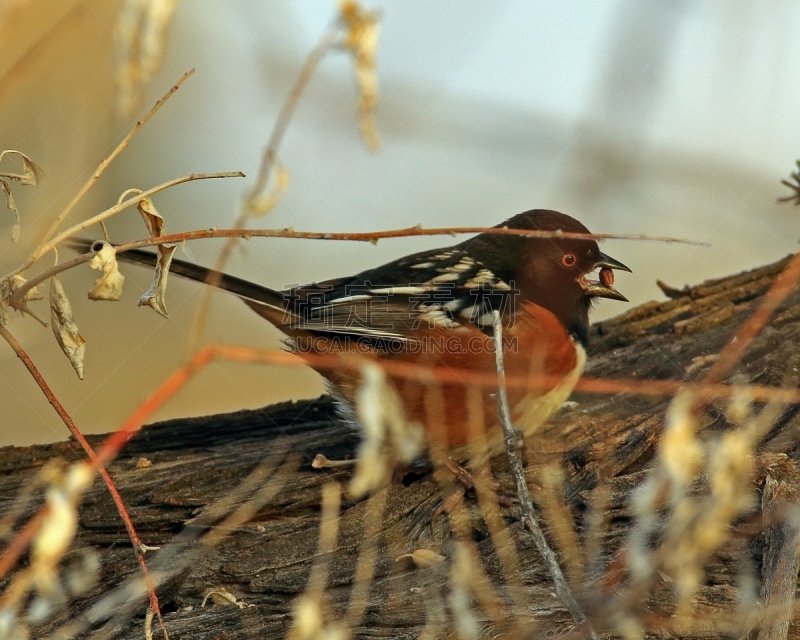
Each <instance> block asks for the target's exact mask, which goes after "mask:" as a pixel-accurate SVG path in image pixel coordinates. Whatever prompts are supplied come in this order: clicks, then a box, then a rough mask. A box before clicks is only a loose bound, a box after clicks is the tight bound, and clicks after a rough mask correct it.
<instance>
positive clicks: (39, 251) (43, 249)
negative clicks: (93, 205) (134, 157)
mask: <svg viewBox="0 0 800 640" xmlns="http://www.w3.org/2000/svg"><path fill="white" fill-rule="evenodd" d="M193 73H194V69H190V70H189V71H187V72H186V73H184V74H183V75H182V76H181V77H180V79H179V80H178V81H177V82H176V83H175V84H174V85H172V87H171V88H170V89H169V91H167V92H166V93H165V94H164V95H163V96H162V97H161V99H160V100H158V101H157V102H156V103H155V104H154V105H153V107H152V108H151V109H150V111H148V112H147V114H146V115H145V116H144V118H142V119H141V120H139V121H138V122H137V123H136V124H135V125H134V126H133V128H132V129H131V130H130V131H129V132H128V135H126V136H125V137H124V138H123V139H122V142H120V143H119V144H118V145H117V146H116V148H115V149H114V151H112V152H111V155H109V156H108V157H107V158H105V160H103V161H102V162H101V163H100V164H99V165H98V167H97V169H95V171H94V173H93V174H92V175H91V177H90V178H89V179H88V180H87V181H86V182H85V183H84V185H83V186H82V187H81V188H80V190H78V193H76V194H75V196H74V197H73V198H72V200H71V201H70V203H69V204H68V205H67V206H66V207H65V208H64V210H63V211H62V212H61V213H60V214H58V217H57V218H56V219H55V220H54V221H53V224H51V225H50V228H49V229H48V230H47V233H45V234H44V237H43V238H42V241H41V243H40V244H39V246H38V247H37V248H36V249H35V250H34V251H33V253H31V255H30V257H29V258H28V260H27V262H26V263H25V264H24V265H23V266H22V267H21V268H20V269H18V270H17V272H23V271H25V270H26V269H27V268H28V267H30V266H31V265H32V264H33V263H34V262H36V260H38V259H39V258H40V257H42V256H43V255H44V254H45V253H47V252H48V251H49V250H50V249H51V248H52V246H51V245H52V243H50V242H48V241H49V240H50V239H51V238H52V237H53V236H54V235H55V233H56V232H57V231H58V227H59V226H60V225H61V223H62V222H63V221H64V219H65V218H66V217H67V216H68V215H69V214H70V212H71V211H72V210H73V209H74V208H75V205H77V204H78V202H79V201H80V200H81V198H83V196H85V195H86V192H87V191H89V189H91V187H92V185H94V183H95V182H97V180H98V179H99V178H100V176H101V175H102V174H103V172H104V171H105V170H106V168H107V167H108V165H110V164H111V163H112V162H113V161H114V159H115V158H116V157H117V156H118V155H119V154H120V153H122V151H123V150H124V149H125V148H126V147H127V146H128V144H129V143H130V141H131V139H132V138H133V136H135V135H136V134H137V133H138V132H139V129H141V128H142V127H143V126H144V125H145V123H147V121H148V120H150V118H152V117H153V116H154V115H155V114H156V112H157V111H158V110H159V109H161V107H162V106H164V103H165V102H166V101H167V100H169V99H170V97H171V96H172V94H174V93H175V92H176V91H177V90H178V89H179V88H180V86H181V85H182V84H183V83H184V81H185V80H186V79H187V78H188V77H189V76H191V75H192V74H193Z"/></svg>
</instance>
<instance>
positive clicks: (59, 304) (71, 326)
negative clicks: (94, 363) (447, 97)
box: [50, 276, 86, 380]
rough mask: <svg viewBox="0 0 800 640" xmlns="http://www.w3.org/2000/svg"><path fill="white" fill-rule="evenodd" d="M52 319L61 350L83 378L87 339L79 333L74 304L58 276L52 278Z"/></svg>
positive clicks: (54, 332)
mask: <svg viewBox="0 0 800 640" xmlns="http://www.w3.org/2000/svg"><path fill="white" fill-rule="evenodd" d="M50 319H51V323H52V325H53V334H54V335H55V337H56V342H58V345H59V346H60V347H61V350H62V351H63V352H64V354H65V355H66V356H67V358H69V361H70V362H71V363H72V368H73V369H75V373H77V374H78V377H79V378H80V379H81V380H83V356H84V353H85V351H86V340H84V339H83V337H82V336H81V334H80V333H78V327H77V325H76V324H75V320H74V319H73V317H72V306H71V305H70V303H69V300H68V299H67V294H66V293H64V287H62V286H61V282H59V280H58V278H56V277H55V276H53V277H52V278H50Z"/></svg>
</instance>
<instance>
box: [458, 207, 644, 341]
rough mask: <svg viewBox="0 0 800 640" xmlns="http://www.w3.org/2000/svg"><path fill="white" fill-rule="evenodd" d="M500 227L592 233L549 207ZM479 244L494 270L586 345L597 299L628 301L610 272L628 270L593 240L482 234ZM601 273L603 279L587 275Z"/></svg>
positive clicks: (518, 216)
mask: <svg viewBox="0 0 800 640" xmlns="http://www.w3.org/2000/svg"><path fill="white" fill-rule="evenodd" d="M497 227H507V228H509V229H531V230H540V231H562V232H569V233H587V234H588V233H591V232H590V231H589V230H588V229H587V228H586V227H585V226H584V225H583V224H581V223H580V222H578V221H577V220H576V219H575V218H572V217H570V216H568V215H565V214H563V213H559V212H557V211H550V210H547V209H533V210H531V211H525V212H524V213H520V214H518V215H516V216H514V217H513V218H510V219H509V220H507V221H506V222H504V223H502V224H499V225H497ZM475 241H478V242H479V243H480V244H483V245H484V247H482V252H483V253H484V254H486V255H491V256H492V262H493V263H494V264H493V265H492V266H490V268H493V269H495V270H497V272H503V273H504V275H505V277H506V278H507V279H508V280H507V281H514V286H515V288H516V290H518V291H519V295H520V296H521V298H522V299H523V300H525V301H528V302H533V303H534V304H538V305H539V306H542V307H544V308H546V309H547V310H549V311H550V312H552V313H553V314H554V315H555V316H556V317H557V318H558V319H559V320H560V321H561V323H562V324H563V325H564V326H565V327H566V328H567V329H568V330H569V331H570V333H572V334H573V335H574V336H575V337H576V338H578V339H579V340H580V341H581V342H583V343H584V344H585V343H586V341H587V338H588V333H589V309H590V308H591V306H592V303H593V301H594V300H595V298H610V299H612V300H622V301H627V298H626V297H625V296H623V295H622V294H621V293H620V292H619V291H617V290H616V289H615V288H614V286H613V283H614V279H613V273H612V272H611V271H610V270H611V269H620V270H623V271H630V269H629V268H628V267H626V266H625V265H624V264H622V263H621V262H619V261H617V260H615V259H614V258H612V257H610V256H608V255H606V254H604V253H602V252H601V251H600V248H599V247H598V246H597V242H595V241H594V240H590V239H587V240H577V239H570V238H559V237H552V238H525V237H523V236H519V237H512V236H506V235H496V234H482V235H481V236H478V237H477V238H474V239H473V240H472V242H475ZM487 266H488V265H487ZM598 269H599V270H601V271H600V279H598V280H594V279H590V278H588V277H587V276H588V275H589V274H591V273H592V272H593V271H596V270H598Z"/></svg>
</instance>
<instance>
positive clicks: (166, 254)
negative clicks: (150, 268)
mask: <svg viewBox="0 0 800 640" xmlns="http://www.w3.org/2000/svg"><path fill="white" fill-rule="evenodd" d="M177 248H178V245H176V244H162V245H160V246H159V247H158V262H157V263H156V270H155V273H154V274H153V282H152V283H151V284H150V288H149V289H148V290H147V291H146V292H145V293H144V295H143V296H142V297H141V298H139V306H140V307H141V306H143V305H147V306H148V307H151V308H152V309H153V310H154V311H156V313H159V314H160V315H162V316H164V317H165V318H169V314H168V313H167V307H166V300H165V296H166V293H167V276H169V265H170V263H171V262H172V257H173V255H174V254H175V250H176V249H177Z"/></svg>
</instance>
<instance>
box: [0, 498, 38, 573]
mask: <svg viewBox="0 0 800 640" xmlns="http://www.w3.org/2000/svg"><path fill="white" fill-rule="evenodd" d="M49 509H50V507H49V506H47V505H46V504H45V505H44V506H42V507H41V508H40V509H39V511H37V512H36V515H35V516H33V517H32V518H31V519H30V520H28V522H26V523H25V526H24V527H22V529H20V530H19V531H18V532H17V534H16V535H15V536H14V537H13V538H12V539H11V542H10V543H9V544H8V546H7V547H6V548H5V549H3V554H2V555H0V580H2V579H3V578H4V577H5V575H6V574H7V573H8V572H9V571H10V570H11V568H12V567H13V566H14V565H15V564H17V561H18V560H19V558H20V556H21V555H22V554H23V552H24V551H25V549H26V548H27V547H28V545H29V544H30V543H31V541H32V540H33V538H34V537H35V536H36V534H37V532H38V531H39V529H41V527H42V525H43V524H44V520H45V518H46V517H47V513H48V511H49Z"/></svg>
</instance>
